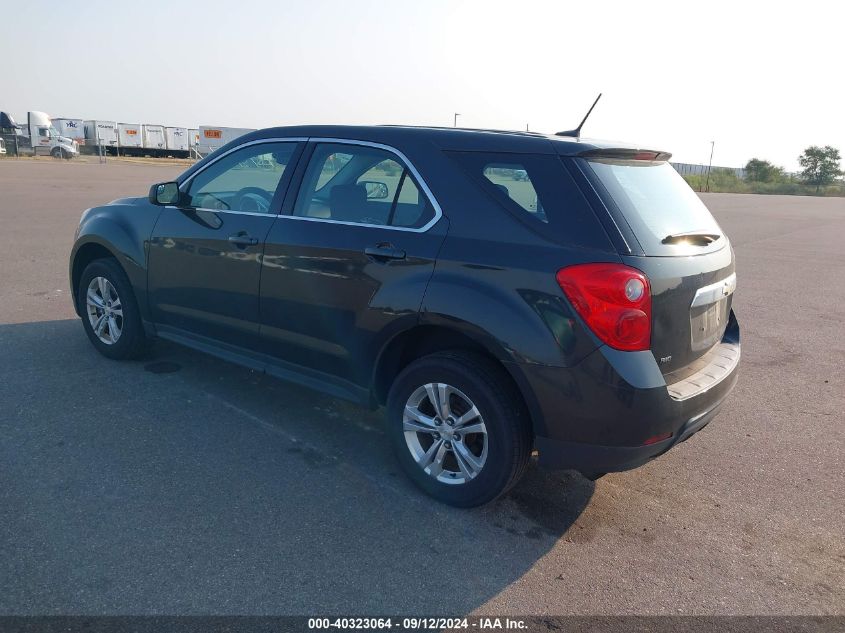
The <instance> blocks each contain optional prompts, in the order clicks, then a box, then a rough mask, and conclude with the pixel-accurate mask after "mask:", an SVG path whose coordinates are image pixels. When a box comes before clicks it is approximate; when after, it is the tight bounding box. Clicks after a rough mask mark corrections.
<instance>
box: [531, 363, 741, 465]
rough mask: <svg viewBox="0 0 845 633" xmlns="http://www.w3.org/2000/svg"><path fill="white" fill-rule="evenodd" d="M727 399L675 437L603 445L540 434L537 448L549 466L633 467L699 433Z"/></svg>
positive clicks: (536, 443)
mask: <svg viewBox="0 0 845 633" xmlns="http://www.w3.org/2000/svg"><path fill="white" fill-rule="evenodd" d="M734 380H736V378H735V377H734ZM723 402H724V398H723V399H722V400H720V401H719V402H718V403H717V404H716V405H715V406H713V407H711V408H710V409H708V410H707V411H705V412H704V413H701V414H699V415H697V416H696V417H694V418H692V419H690V420H687V421H686V422H684V423H683V424H682V425H681V427H680V428H679V429H678V431H677V433H676V434H674V435H673V436H672V437H670V438H668V439H665V440H663V441H661V442H656V443H654V444H649V445H646V446H601V445H599V444H582V443H580V442H563V441H559V440H553V439H550V438H547V437H537V438H535V448H536V449H537V451H538V452H539V454H540V464H541V465H542V466H545V467H547V468H557V469H560V468H571V469H574V470H579V471H581V472H582V473H584V474H585V475H588V476H596V475H599V474H603V473H611V472H619V471H623V470H631V469H632V468H638V467H639V466H642V465H643V464H645V463H647V462H649V461H651V460H652V459H654V458H655V457H659V456H660V455H662V454H663V453H665V452H666V451H668V450H669V449H671V448H672V447H674V446H675V445H677V444H680V443H681V442H684V441H686V440H688V439H689V438H690V437H692V436H693V435H695V434H696V433H698V432H699V431H700V430H701V429H703V428H704V427H705V426H707V425H708V424H709V423H710V421H711V420H712V419H713V418H714V417H716V414H717V413H718V412H719V409H720V408H721V406H722V403H723Z"/></svg>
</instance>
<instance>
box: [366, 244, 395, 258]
mask: <svg viewBox="0 0 845 633" xmlns="http://www.w3.org/2000/svg"><path fill="white" fill-rule="evenodd" d="M364 255H366V256H367V257H372V258H373V259H375V260H376V261H380V262H386V261H387V260H390V259H405V251H403V250H400V249H398V248H396V247H395V246H393V244H378V245H377V246H368V247H367V248H365V249H364Z"/></svg>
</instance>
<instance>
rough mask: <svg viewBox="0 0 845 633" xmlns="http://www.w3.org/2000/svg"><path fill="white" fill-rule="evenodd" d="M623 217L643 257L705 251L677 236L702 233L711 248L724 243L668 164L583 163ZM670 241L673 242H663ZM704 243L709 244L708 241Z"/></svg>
mask: <svg viewBox="0 0 845 633" xmlns="http://www.w3.org/2000/svg"><path fill="white" fill-rule="evenodd" d="M588 164H589V165H590V167H591V168H592V170H593V172H594V173H595V174H596V176H597V177H598V179H599V181H601V183H602V184H603V185H604V187H605V188H606V189H607V191H608V193H609V194H610V197H611V198H612V199H613V202H615V203H616V206H618V207H619V210H620V211H621V212H622V214H623V215H624V216H625V219H626V220H627V221H628V224H629V225H630V226H631V230H632V231H633V232H634V235H636V237H637V240H639V242H640V245H641V246H642V248H643V250H644V251H645V254H646V255H672V254H681V252H683V253H689V254H694V253H698V252H706V251H708V250H712V249H707V248H702V247H701V246H696V245H695V240H694V239H692V238H690V240H687V241H685V240H683V239H680V240H679V239H677V237H678V236H679V234H685V233H686V234H707V235H710V236H716V237H715V240H713V239H711V240H710V241H711V242H712V243H713V246H714V247H715V248H721V247H722V246H723V245H724V243H725V240H724V239H719V237H718V236H722V230H721V229H720V228H719V225H718V224H717V223H716V220H715V219H713V216H712V215H711V214H710V211H708V210H707V207H706V206H704V203H703V202H702V201H701V199H700V198H699V197H698V196H697V195H696V193H695V192H694V191H693V190H692V189H691V188H690V186H689V185H688V184H687V183H686V181H685V180H684V179H683V178H682V177H681V176H680V174H678V173H677V172H676V171H675V168H674V167H672V166H671V165H670V164H669V163H667V162H662V161H659V162H658V161H642V160H617V159H604V158H601V159H593V160H590V161H588ZM670 236H674V237H675V238H676V239H674V240H672V239H667V238H670ZM708 243H709V242H708Z"/></svg>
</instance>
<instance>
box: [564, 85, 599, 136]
mask: <svg viewBox="0 0 845 633" xmlns="http://www.w3.org/2000/svg"><path fill="white" fill-rule="evenodd" d="M599 99H601V93H599V96H598V97H596V100H595V101H593V105H591V106H590V109H589V110H587V114H585V115H584V118H583V119H581V123H580V125H578V127H576V128H575V129H574V130H567V131H566V132H557V133H555V136H574V137H575V138H581V128H582V127H584V123H586V122H587V117H589V116H590V112H592V111H593V108H595V107H596V104H597V103H598V102H599Z"/></svg>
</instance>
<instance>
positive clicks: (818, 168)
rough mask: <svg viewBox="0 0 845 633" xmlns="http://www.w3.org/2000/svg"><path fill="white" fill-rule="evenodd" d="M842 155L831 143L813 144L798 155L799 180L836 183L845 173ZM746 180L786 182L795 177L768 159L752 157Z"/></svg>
mask: <svg viewBox="0 0 845 633" xmlns="http://www.w3.org/2000/svg"><path fill="white" fill-rule="evenodd" d="M840 160H841V156H840V154H839V150H838V149H836V148H835V147H832V146H830V145H825V146H824V147H819V146H818V145H813V146H811V147H808V148H807V149H805V150H804V153H803V154H801V156H799V157H798V164H799V165H800V166H801V172H800V173H799V175H798V180H800V182H802V183H804V184H805V185H813V186H815V187H816V191H818V190H819V188H821V187H823V186H826V185H832V184H834V183H835V182H836V181H837V179H838V178H839V177H840V176H842V175H843V172H842V170H841V169H840ZM745 180H746V181H748V182H765V183H784V182H792V181H794V178H793V177H792V176H790V175H788V174H787V173H786V172H785V170H784V169H783V167H778V166H777V165H773V164H772V163H770V162H769V161H767V160H761V159H759V158H752V159H751V160H749V161H748V162H747V163H746V165H745Z"/></svg>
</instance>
